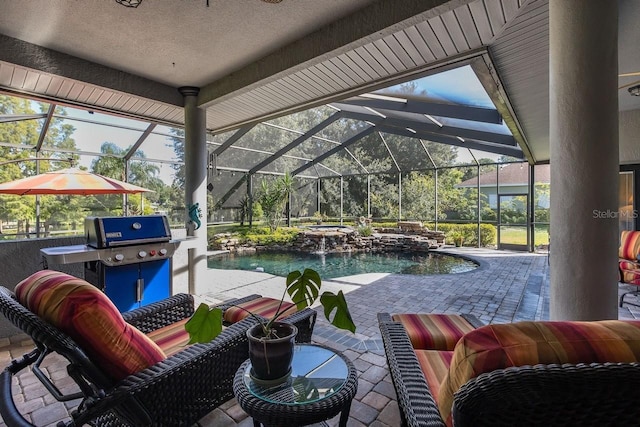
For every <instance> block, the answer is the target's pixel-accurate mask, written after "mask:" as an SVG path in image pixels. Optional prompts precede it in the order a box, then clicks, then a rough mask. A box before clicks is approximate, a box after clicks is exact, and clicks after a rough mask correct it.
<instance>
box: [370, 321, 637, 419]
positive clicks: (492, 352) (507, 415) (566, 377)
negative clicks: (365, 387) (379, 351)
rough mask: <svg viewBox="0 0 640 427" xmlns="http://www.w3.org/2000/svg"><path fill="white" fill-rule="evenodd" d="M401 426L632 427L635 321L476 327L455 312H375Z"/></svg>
mask: <svg viewBox="0 0 640 427" xmlns="http://www.w3.org/2000/svg"><path fill="white" fill-rule="evenodd" d="M378 321H379V326H380V331H381V332H382V339H383V343H384V347H385V353H386V357H387V362H388V365H389V371H390V373H391V377H392V380H393V383H394V386H395V388H396V392H397V395H398V406H399V408H400V411H401V417H402V420H403V423H404V424H405V425H407V426H429V427H431V426H434V427H435V426H438V427H444V426H445V425H448V426H450V425H455V426H474V427H478V426H515V425H517V426H574V425H580V426H603V425H635V424H637V422H638V419H640V407H638V405H637V404H636V402H633V401H630V399H629V396H630V395H633V393H634V390H636V389H637V387H638V384H640V364H639V363H638V362H640V321H622V320H608V321H598V322H571V321H559V322H542V321H540V322H530V321H527V322H517V323H509V324H493V325H486V326H481V327H476V324H475V322H470V321H469V320H468V319H464V318H462V317H461V316H459V315H446V314H445V315H438V314H426V313H425V314H420V313H416V314H401V315H395V316H392V315H390V314H388V313H380V314H379V316H378Z"/></svg>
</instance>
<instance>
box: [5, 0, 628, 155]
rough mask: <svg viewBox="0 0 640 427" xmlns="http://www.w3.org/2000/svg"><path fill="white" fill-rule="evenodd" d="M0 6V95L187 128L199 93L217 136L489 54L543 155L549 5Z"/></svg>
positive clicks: (522, 0) (623, 25)
mask: <svg viewBox="0 0 640 427" xmlns="http://www.w3.org/2000/svg"><path fill="white" fill-rule="evenodd" d="M639 3H640V2H636V1H633V0H620V11H621V21H620V31H621V35H620V44H621V45H620V72H621V73H622V72H636V71H640V56H639V55H634V54H633V53H634V52H636V50H637V46H638V42H639V41H640V39H639V38H638V34H640V30H638V28H636V27H638V26H637V25H635V23H636V22H637V19H638V18H640V16H639V11H640V4H639ZM431 6H433V7H431ZM0 8H1V10H2V13H0V90H5V91H8V92H12V93H17V94H25V95H27V96H31V97H41V98H44V99H47V100H55V101H58V102H62V103H67V104H70V105H76V106H81V107H85V108H90V109H95V110H100V111H107V112H114V113H117V114H124V115H128V116H133V117H140V118H145V119H151V120H153V121H158V122H161V123H167V124H174V125H181V124H183V122H184V112H183V108H182V97H181V95H180V94H179V93H178V90H177V88H178V87H181V86H195V87H200V88H201V92H200V95H199V103H200V105H201V106H203V107H204V108H206V117H207V128H208V129H209V130H210V131H212V132H221V131H224V130H230V129H235V128H238V127H240V126H242V125H243V124H248V123H253V122H256V121H260V120H264V119H265V118H269V117H275V116H279V115H283V114H285V113H287V112H293V111H298V110H301V109H304V108H308V107H310V106H315V105H320V104H324V103H327V102H329V101H335V100H338V99H342V98H345V97H348V96H352V95H355V94H359V93H363V92H366V91H369V90H372V89H374V88H379V87H382V86H385V85H388V84H390V83H391V82H394V81H398V80H399V79H400V80H402V79H405V80H406V79H409V78H411V77H412V76H416V75H420V74H422V73H431V72H437V71H438V70H441V69H444V68H446V67H451V66H454V65H455V64H457V63H462V62H464V61H468V60H470V59H471V58H474V57H482V58H483V61H484V62H485V63H486V62H488V64H487V67H488V68H489V69H490V70H491V71H492V72H491V73H490V74H491V77H492V79H493V81H494V84H495V85H496V87H498V88H499V89H500V90H501V91H503V95H504V98H505V99H507V100H508V105H507V107H508V109H509V110H510V111H512V112H513V116H514V117H512V121H513V126H517V128H518V130H519V133H521V134H522V137H521V138H519V142H520V144H521V145H526V146H525V147H522V148H523V150H524V151H525V152H527V153H529V158H530V160H531V161H534V162H539V161H546V160H548V158H549V148H548V145H549V137H548V133H549V125H548V121H549V112H548V111H549V108H548V88H549V82H548V74H549V73H548V51H549V37H548V3H547V0H450V1H445V0H440V1H438V0H430V1H426V0H401V1H399V0H378V1H375V0H350V1H348V2H345V1H343V0H283V1H282V2H281V3H278V4H268V3H266V2H262V1H259V0H233V1H230V0H209V6H208V7H207V6H206V1H205V0H202V1H196V0H188V1H186V0H181V1H177V0H165V1H162V2H159V1H157V0H143V2H142V4H141V5H140V6H139V7H138V8H137V9H131V8H125V7H123V6H120V5H117V4H116V3H115V1H112V0H83V2H77V1H73V0H58V1H55V2H52V1H50V0H30V1H28V2H25V1H20V0H0ZM487 52H488V54H487ZM638 79H640V77H638V76H630V77H625V78H621V86H623V85H625V84H626V85H628V84H630V83H633V82H634V81H635V80H638ZM632 98H633V99H632ZM635 98H638V97H630V96H629V95H628V94H627V93H626V88H624V89H621V94H620V99H621V109H635V108H639V107H640V99H635ZM516 133H518V132H516ZM516 133H514V135H515V134H516Z"/></svg>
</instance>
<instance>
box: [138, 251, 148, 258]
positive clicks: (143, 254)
mask: <svg viewBox="0 0 640 427" xmlns="http://www.w3.org/2000/svg"><path fill="white" fill-rule="evenodd" d="M146 256H147V253H146V252H145V251H140V252H138V258H144V257H146Z"/></svg>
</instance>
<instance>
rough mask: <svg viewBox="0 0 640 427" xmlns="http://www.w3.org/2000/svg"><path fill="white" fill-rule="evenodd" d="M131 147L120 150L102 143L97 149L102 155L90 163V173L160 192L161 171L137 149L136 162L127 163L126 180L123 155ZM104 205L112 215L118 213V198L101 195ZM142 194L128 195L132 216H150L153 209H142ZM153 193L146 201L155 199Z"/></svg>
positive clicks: (115, 146)
mask: <svg viewBox="0 0 640 427" xmlns="http://www.w3.org/2000/svg"><path fill="white" fill-rule="evenodd" d="M130 148H131V147H129V148H127V149H121V148H120V147H118V146H117V145H116V144H114V143H113V142H109V141H105V142H103V143H102V145H101V146H100V152H101V153H102V154H104V155H103V156H101V157H98V158H96V159H95V160H93V161H92V162H91V171H92V172H93V173H96V174H99V175H103V176H106V177H109V178H114V179H118V180H121V181H127V182H130V183H132V184H135V185H138V186H140V187H144V188H148V189H150V190H154V191H157V190H162V189H163V188H164V183H163V182H162V180H161V179H160V178H159V177H158V174H159V173H160V168H158V166H156V165H154V164H153V163H150V162H147V161H145V160H144V159H145V157H146V156H145V154H144V152H143V151H141V150H137V151H136V152H135V153H134V156H133V157H134V158H135V160H130V161H129V176H128V178H129V179H126V178H127V177H125V170H126V169H125V163H126V160H125V158H124V156H125V154H126V153H127V152H129V150H130ZM102 197H103V200H104V205H105V207H107V208H108V209H109V210H110V211H111V212H117V211H118V210H119V208H118V205H119V204H120V201H121V196H118V195H113V196H102ZM143 197H146V196H142V195H137V196H129V197H128V206H127V209H128V210H129V212H131V213H134V214H145V213H152V212H153V210H152V209H151V207H150V206H143V200H144V199H143ZM154 197H155V195H154V193H149V201H150V202H151V201H153V200H154Z"/></svg>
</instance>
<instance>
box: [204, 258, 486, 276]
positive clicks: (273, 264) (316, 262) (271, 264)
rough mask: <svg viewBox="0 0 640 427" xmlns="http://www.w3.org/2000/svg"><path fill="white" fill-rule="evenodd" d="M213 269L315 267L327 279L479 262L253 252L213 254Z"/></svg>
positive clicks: (442, 269)
mask: <svg viewBox="0 0 640 427" xmlns="http://www.w3.org/2000/svg"><path fill="white" fill-rule="evenodd" d="M208 266H209V268H220V269H225V270H254V271H255V270H260V271H265V272H266V273H270V274H273V275H276V276H283V277H285V276H286V275H287V274H289V272H291V271H293V270H302V269H305V268H312V269H314V270H316V271H317V272H318V273H320V277H322V278H323V279H333V278H336V277H343V276H351V275H354V274H363V273H397V274H414V275H421V274H450V273H463V272H466V271H471V270H474V269H476V268H477V267H478V264H476V263H474V262H473V261H469V260H466V259H463V258H460V257H456V256H452V255H447V254H441V253H435V252H428V253H420V254H406V253H400V252H387V253H379V252H376V253H364V252H357V253H330V254H325V255H320V254H308V253H301V252H259V253H253V254H250V255H237V254H224V255H216V256H212V257H209V259H208Z"/></svg>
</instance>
